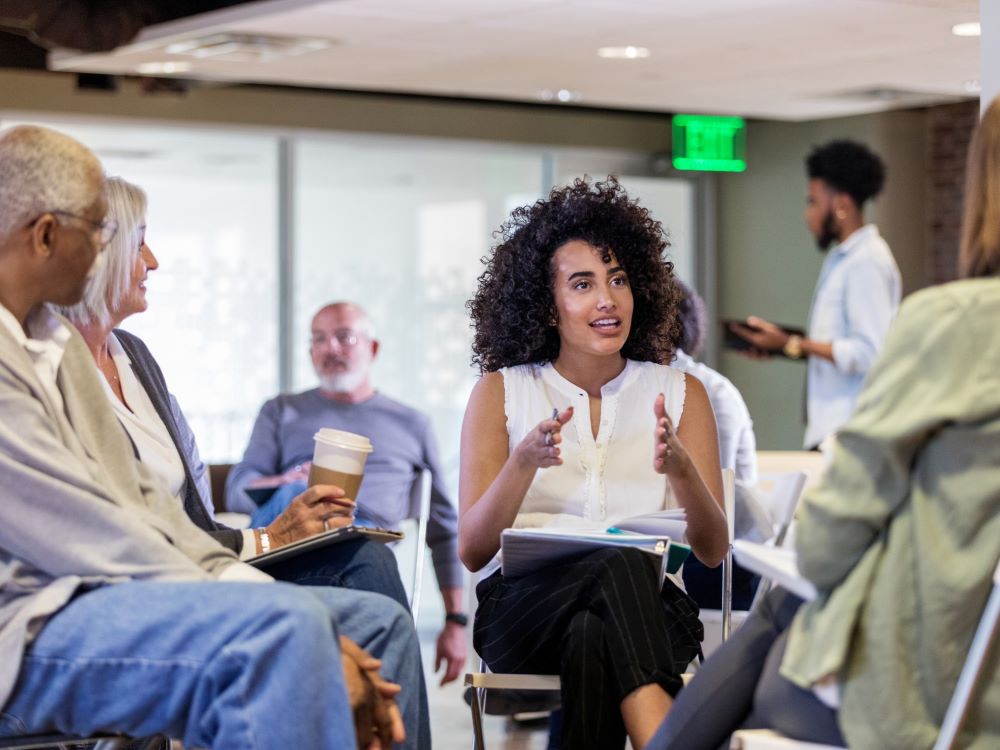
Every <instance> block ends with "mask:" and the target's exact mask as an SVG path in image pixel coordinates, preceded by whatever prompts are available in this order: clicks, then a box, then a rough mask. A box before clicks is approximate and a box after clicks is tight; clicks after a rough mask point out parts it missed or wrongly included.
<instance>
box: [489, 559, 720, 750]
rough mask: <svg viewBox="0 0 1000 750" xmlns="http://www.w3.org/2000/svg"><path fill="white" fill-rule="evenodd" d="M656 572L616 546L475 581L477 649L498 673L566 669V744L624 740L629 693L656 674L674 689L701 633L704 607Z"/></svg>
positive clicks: (608, 744)
mask: <svg viewBox="0 0 1000 750" xmlns="http://www.w3.org/2000/svg"><path fill="white" fill-rule="evenodd" d="M657 579H658V574H657V571H656V569H655V567H654V566H653V564H652V563H651V558H649V557H648V556H646V555H645V554H643V553H642V552H639V551H637V550H628V549H618V548H606V549H602V550H599V551H597V552H593V553H590V554H588V555H586V556H585V557H582V558H579V559H577V560H574V561H572V562H569V563H565V564H562V565H554V566H551V567H548V568H545V569H544V570H541V571H539V572H537V573H532V574H530V575H526V576H521V577H519V578H513V579H508V578H504V577H503V576H502V575H500V574H499V573H496V574H494V575H492V576H490V577H489V578H487V579H485V580H483V581H482V582H480V584H479V586H478V587H477V588H476V594H477V595H478V597H479V609H478V610H477V612H476V622H475V628H474V633H473V641H474V643H475V647H476V651H477V652H478V653H479V655H480V656H482V657H483V659H484V660H485V661H486V663H487V664H488V665H489V666H490V669H492V670H493V671H495V672H514V673H517V672H526V673H538V674H558V675H559V676H560V678H561V681H562V701H563V710H564V719H563V725H562V747H565V748H581V749H585V748H597V749H599V750H606V749H609V748H615V747H618V748H620V747H623V746H624V744H625V726H624V724H623V722H622V717H621V710H620V704H621V701H622V699H624V698H625V696H627V695H628V694H629V693H631V692H633V691H634V690H636V689H637V688H640V687H642V686H643V685H649V684H654V683H655V684H658V685H660V686H662V687H663V688H664V690H666V691H667V692H668V693H670V694H671V695H676V693H677V691H678V690H679V689H680V687H681V684H682V683H681V679H680V676H679V675H680V673H681V672H683V671H684V669H685V667H686V666H687V665H688V663H689V662H690V661H691V660H692V659H693V658H694V656H695V655H696V654H697V653H698V649H699V644H700V641H701V623H700V622H699V621H698V608H697V606H696V605H695V604H694V603H693V602H692V601H691V600H690V599H689V598H688V597H687V596H686V595H685V594H684V593H683V592H682V591H680V590H679V589H678V588H677V587H676V586H674V585H673V584H672V583H670V582H669V581H668V582H667V583H666V584H665V585H664V587H663V590H662V592H661V591H660V587H659V582H658V580H657Z"/></svg>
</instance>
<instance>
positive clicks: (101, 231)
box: [45, 211, 118, 249]
mask: <svg viewBox="0 0 1000 750" xmlns="http://www.w3.org/2000/svg"><path fill="white" fill-rule="evenodd" d="M45 213H49V214H53V215H54V216H67V217H69V218H70V219H76V220H77V221H82V222H83V223H84V224H88V225H89V226H90V229H91V231H92V232H94V234H96V235H97V239H98V242H100V245H99V248H100V249H104V248H105V247H107V244H108V243H109V242H111V240H112V239H113V238H114V236H115V233H116V232H117V231H118V222H117V221H115V220H114V219H104V220H103V221H92V220H90V219H88V218H87V217H86V216H79V215H78V214H74V213H70V212H69V211H46V212H45Z"/></svg>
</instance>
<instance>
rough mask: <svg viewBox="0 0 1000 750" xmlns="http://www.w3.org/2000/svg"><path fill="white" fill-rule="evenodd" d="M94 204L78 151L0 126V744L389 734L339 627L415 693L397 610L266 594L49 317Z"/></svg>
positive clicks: (66, 297)
mask: <svg viewBox="0 0 1000 750" xmlns="http://www.w3.org/2000/svg"><path fill="white" fill-rule="evenodd" d="M106 207H107V204H106V199H105V196H104V175H103V171H102V169H101V165H100V163H99V162H98V160H97V159H96V157H95V156H94V155H93V154H92V153H90V152H89V151H88V150H87V149H86V148H85V147H84V146H82V145H81V144H79V143H77V142H76V141H74V140H73V139H71V138H69V137H67V136H64V135H62V134H60V133H57V132H55V131H52V130H48V129H45V128H39V127H30V126H26V127H18V128H13V129H11V130H8V131H5V132H3V133H0V498H2V502H3V508H4V514H3V519H2V523H0V655H2V659H0V708H2V713H0V737H2V736H10V735H16V734H23V733H40V732H52V731H59V732H70V733H75V734H92V733H95V732H98V731H106V730H111V731H118V732H124V733H127V734H132V735H136V736H140V735H149V734H154V733H164V734H168V735H170V736H172V737H178V738H182V739H183V741H184V743H185V744H186V745H188V746H198V747H209V748H217V749H220V750H221V749H222V748H225V750H244V749H245V750H252V749H254V748H261V747H273V748H329V749H330V750H333V749H334V748H347V747H352V746H354V745H355V744H357V743H360V744H362V745H363V746H364V747H369V746H371V745H372V743H373V742H374V743H375V744H376V745H380V746H382V747H385V746H388V745H389V744H391V742H392V741H394V740H395V741H401V740H402V739H403V728H402V723H401V721H400V719H399V712H398V709H397V708H396V706H395V704H394V702H393V696H394V695H396V693H397V692H398V687H397V686H395V685H392V684H391V683H387V682H385V681H384V680H383V679H382V678H381V677H380V676H379V675H378V671H377V669H378V667H379V662H378V660H376V659H374V658H373V657H371V656H369V655H368V654H367V653H366V652H364V651H362V650H361V648H359V647H358V645H357V644H355V643H353V642H352V641H350V640H347V638H346V637H345V635H348V636H351V637H353V638H354V639H355V640H357V641H358V642H359V643H360V644H361V646H364V647H369V648H370V649H371V650H372V651H373V652H374V653H376V654H377V655H379V656H381V657H382V658H383V668H384V669H385V671H386V672H387V673H388V675H389V676H390V677H393V678H395V679H400V678H401V677H405V678H406V679H407V681H408V682H411V683H412V680H413V678H414V677H418V676H419V654H418V653H417V650H416V638H415V635H414V633H413V627H412V625H411V624H410V623H409V618H408V615H407V613H406V612H405V610H404V609H403V608H402V607H400V606H399V605H398V604H396V603H394V602H392V601H391V600H389V599H387V598H385V597H381V596H378V595H376V594H368V593H363V592H353V591H346V590H325V591H317V590H312V589H307V588H303V587H295V586H289V585H285V584H280V583H274V582H272V581H271V580H270V578H269V577H268V576H266V575H264V574H263V573H260V572H259V571H257V570H255V569H254V568H251V567H249V566H247V565H246V564H244V563H241V562H239V560H237V558H236V556H235V555H234V554H233V553H232V552H230V551H229V550H226V549H224V548H223V547H221V546H220V545H219V544H217V543H216V542H215V541H213V540H212V539H211V538H210V537H209V536H207V535H206V534H204V533H203V532H202V531H200V530H199V529H198V528H197V527H195V526H194V525H193V524H192V523H191V522H190V521H189V520H188V518H187V516H186V515H185V514H184V511H183V510H182V509H181V508H180V506H179V505H178V504H177V503H176V502H174V500H173V498H171V497H170V496H169V495H168V493H167V492H166V491H165V489H163V488H162V487H161V486H160V485H159V484H157V483H154V482H152V481H151V480H150V477H149V475H147V474H146V473H145V472H144V470H143V469H142V467H141V465H140V464H138V463H137V462H136V461H135V460H134V456H133V446H132V445H131V444H130V443H129V441H128V438H127V437H126V435H125V432H124V431H123V430H122V428H121V425H120V424H119V422H118V421H117V419H116V418H115V416H114V414H113V412H112V411H111V409H110V407H109V406H108V404H107V401H106V399H105V398H104V397H103V395H102V392H101V386H100V383H99V382H98V380H97V373H96V371H95V368H94V365H93V362H92V360H91V358H90V354H89V352H88V350H87V348H86V345H85V344H84V342H83V340H82V339H81V338H80V336H79V335H78V334H77V333H76V332H75V331H74V330H73V329H72V327H70V326H69V325H68V324H67V322H66V321H65V320H64V319H63V318H61V317H59V316H58V315H56V314H55V313H53V312H52V311H51V310H50V309H49V308H48V303H56V304H59V305H72V304H74V303H76V302H78V301H79V300H80V298H81V295H82V294H83V290H84V285H85V282H86V279H87V277H88V274H89V273H91V270H92V268H93V266H94V262H95V260H96V259H97V258H98V257H99V254H100V252H101V249H102V248H103V246H104V245H105V244H106V243H107V242H108V240H109V239H110V238H111V236H112V235H113V234H114V232H115V229H116V227H115V226H114V225H113V224H111V223H109V222H106V221H105V211H106ZM320 491H322V490H320ZM338 631H339V633H341V634H345V635H341V636H340V638H339V640H338ZM352 710H353V711H352ZM352 712H353V716H352ZM355 721H356V722H357V731H356V728H355ZM373 735H374V737H373Z"/></svg>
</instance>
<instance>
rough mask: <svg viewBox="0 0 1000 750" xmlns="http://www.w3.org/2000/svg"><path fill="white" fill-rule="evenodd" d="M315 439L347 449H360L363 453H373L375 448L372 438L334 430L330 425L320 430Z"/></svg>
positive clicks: (318, 441) (314, 436)
mask: <svg viewBox="0 0 1000 750" xmlns="http://www.w3.org/2000/svg"><path fill="white" fill-rule="evenodd" d="M313 439H314V440H315V441H316V442H317V443H325V444H326V445H331V446H336V447H337V448H346V449H347V450H353V451H359V452H361V453H371V452H372V451H373V450H374V448H372V443H371V440H369V439H368V438H366V437H365V436H364V435H357V434H355V433H353V432H344V431H343V430H334V429H330V428H329V427H324V428H323V429H321V430H319V431H318V432H317V433H316V434H315V435H313Z"/></svg>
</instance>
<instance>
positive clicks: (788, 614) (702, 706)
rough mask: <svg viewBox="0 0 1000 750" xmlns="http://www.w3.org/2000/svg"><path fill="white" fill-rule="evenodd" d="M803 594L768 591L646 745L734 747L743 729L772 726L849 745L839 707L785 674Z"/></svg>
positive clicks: (664, 748) (657, 748)
mask: <svg viewBox="0 0 1000 750" xmlns="http://www.w3.org/2000/svg"><path fill="white" fill-rule="evenodd" d="M801 604H802V600H801V599H799V598H798V597H796V596H795V595H794V594H790V593H788V592H787V591H786V590H785V589H782V588H775V589H772V590H771V591H770V592H768V594H767V596H765V597H764V598H763V599H762V600H761V602H760V604H759V605H758V607H757V608H756V609H755V610H754V611H753V612H752V613H751V614H750V616H749V617H748V618H747V619H746V622H744V623H743V625H742V627H740V628H739V629H738V630H737V631H736V632H735V633H734V634H733V636H732V637H731V638H730V639H729V640H728V641H726V643H725V644H723V645H722V646H721V647H720V648H719V649H718V650H717V651H716V652H715V653H714V654H712V657H711V658H710V659H709V660H708V661H706V662H705V663H704V664H703V665H702V666H701V667H700V668H699V669H698V673H697V675H696V677H695V678H694V680H693V681H692V682H691V684H690V685H688V686H687V687H686V688H684V690H683V691H681V694H680V696H678V698H677V701H676V702H675V703H674V705H673V708H671V709H670V713H669V714H668V715H667V718H666V720H665V721H664V722H663V724H661V725H660V728H659V729H658V730H657V732H656V735H655V736H654V737H653V739H652V740H651V741H650V742H649V744H648V745H647V746H646V747H647V750H671V749H673V748H677V750H716V749H717V748H720V749H721V748H728V747H729V736H730V735H731V734H732V733H733V732H735V731H736V730H737V729H765V728H766V729H774V730H777V731H778V732H781V733H782V734H784V735H786V736H788V737H791V738H793V739H797V740H803V741H807V742H819V743H825V744H831V745H841V746H842V745H843V744H844V739H843V737H842V736H841V734H840V729H839V728H838V726H837V713H836V711H834V710H833V709H831V708H830V707H828V706H827V705H826V704H824V703H823V702H822V701H820V700H819V698H817V697H816V695H815V693H813V692H812V691H811V690H803V689H802V688H800V687H798V686H797V685H795V684H793V683H791V682H789V681H788V680H786V679H785V678H784V677H782V676H781V675H780V674H778V670H779V668H780V667H781V659H782V657H783V656H784V653H785V643H786V641H787V639H788V626H789V625H790V624H791V622H792V618H794V617H795V613H796V612H797V611H798V608H799V606H800V605H801Z"/></svg>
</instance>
